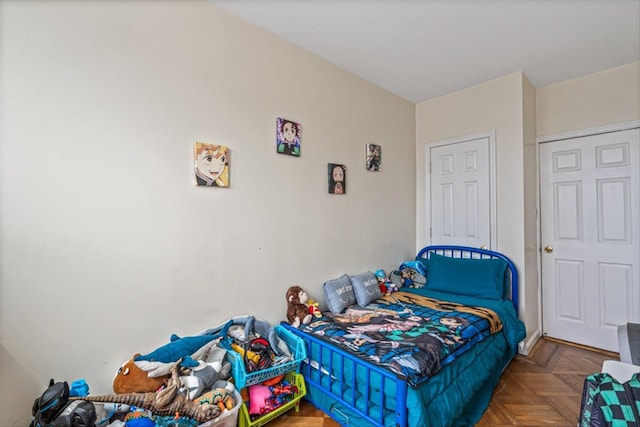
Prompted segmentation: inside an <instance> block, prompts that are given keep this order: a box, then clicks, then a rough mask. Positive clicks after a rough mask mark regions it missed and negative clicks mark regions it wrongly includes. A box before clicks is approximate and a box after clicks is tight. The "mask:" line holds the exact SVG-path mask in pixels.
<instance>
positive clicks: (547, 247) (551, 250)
mask: <svg viewBox="0 0 640 427" xmlns="http://www.w3.org/2000/svg"><path fill="white" fill-rule="evenodd" d="M544 251H545V252H546V253H548V254H550V253H551V252H553V248H552V247H551V246H545V247H544Z"/></svg>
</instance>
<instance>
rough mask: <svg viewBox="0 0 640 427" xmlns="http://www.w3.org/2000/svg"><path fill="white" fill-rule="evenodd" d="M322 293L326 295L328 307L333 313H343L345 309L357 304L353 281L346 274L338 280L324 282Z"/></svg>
mask: <svg viewBox="0 0 640 427" xmlns="http://www.w3.org/2000/svg"><path fill="white" fill-rule="evenodd" d="M322 292H323V293H324V300H325V301H326V303H327V307H328V308H329V311H331V312H332V313H342V312H343V311H344V309H345V308H347V307H350V306H352V305H353V304H355V303H356V296H355V295H354V294H353V286H352V285H351V280H349V276H348V275H346V274H345V275H343V276H341V277H339V278H337V279H334V280H329V281H327V282H324V285H322Z"/></svg>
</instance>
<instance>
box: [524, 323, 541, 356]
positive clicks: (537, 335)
mask: <svg viewBox="0 0 640 427" xmlns="http://www.w3.org/2000/svg"><path fill="white" fill-rule="evenodd" d="M541 336H542V334H541V333H540V329H537V330H536V331H535V332H534V333H533V334H531V336H530V337H529V339H528V340H523V341H520V342H519V343H518V353H520V354H522V355H524V356H527V355H528V354H529V352H530V351H531V349H532V348H533V346H534V345H535V344H536V342H538V339H539V338H540V337H541Z"/></svg>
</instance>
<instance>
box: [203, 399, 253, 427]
mask: <svg viewBox="0 0 640 427" xmlns="http://www.w3.org/2000/svg"><path fill="white" fill-rule="evenodd" d="M233 400H234V401H235V402H236V404H235V406H234V407H233V408H232V409H231V410H229V411H225V412H223V413H222V414H220V416H219V417H218V418H215V419H213V420H211V421H207V422H206V423H204V424H200V425H199V426H198V427H214V426H215V427H236V425H237V423H238V413H239V411H240V408H241V407H242V405H244V403H243V402H242V396H240V393H239V392H238V390H234V392H233Z"/></svg>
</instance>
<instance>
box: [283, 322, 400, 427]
mask: <svg viewBox="0 0 640 427" xmlns="http://www.w3.org/2000/svg"><path fill="white" fill-rule="evenodd" d="M283 326H284V327H285V328H287V329H288V330H289V331H291V332H293V333H294V334H296V335H297V336H299V337H300V338H301V339H302V340H303V341H304V343H305V346H306V350H307V360H306V361H303V362H302V364H301V365H300V372H301V373H302V375H303V376H304V379H305V382H306V384H307V389H313V390H314V391H316V393H320V394H321V395H322V396H323V397H324V398H325V403H323V402H318V401H317V399H316V398H314V397H313V396H314V395H313V394H311V393H309V394H307V396H306V399H307V400H309V401H310V402H311V403H312V404H314V405H315V406H316V407H318V408H320V409H322V410H324V411H325V412H326V413H327V414H328V415H329V416H331V417H332V418H333V419H334V420H335V421H337V422H338V423H340V424H341V425H354V424H355V425H372V426H385V425H386V426H388V425H393V426H400V427H406V426H407V405H406V400H407V383H406V381H405V380H404V379H402V378H398V377H397V376H396V375H394V374H393V373H391V372H388V371H386V370H384V369H381V368H379V367H377V366H375V365H372V364H370V363H368V362H366V361H364V360H361V359H358V358H356V357H354V356H353V355H351V354H349V353H348V352H345V351H343V350H341V349H339V348H337V347H335V346H334V345H331V344H329V343H327V342H325V341H323V340H321V339H318V338H316V337H314V336H312V335H309V334H305V333H302V332H300V331H299V330H298V329H296V328H293V327H291V326H289V325H286V324H285V325H283ZM316 396H317V394H316ZM326 399H329V401H335V403H339V404H340V405H341V406H342V407H345V408H348V410H349V412H350V413H351V414H355V416H356V418H359V419H358V420H357V423H352V420H350V417H349V416H348V415H345V414H342V413H341V412H340V410H335V411H334V410H333V407H331V408H328V407H327V404H326ZM363 421H365V423H363Z"/></svg>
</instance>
